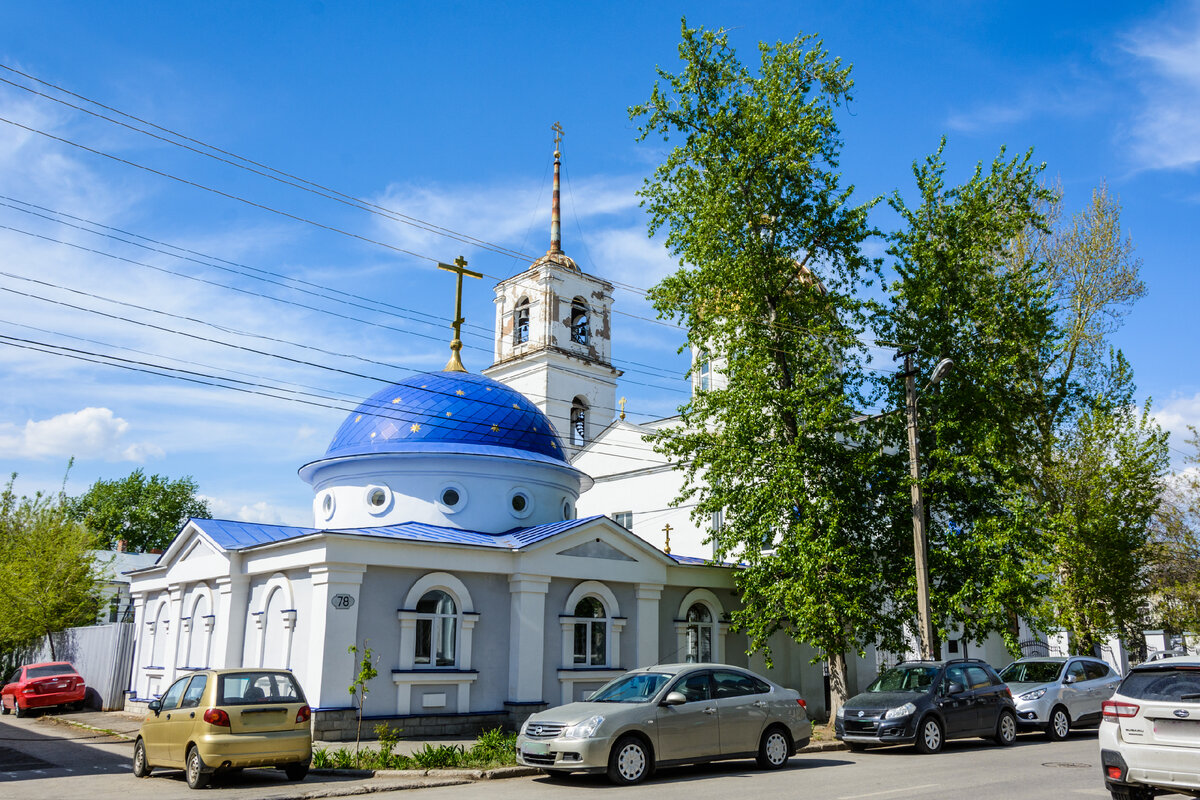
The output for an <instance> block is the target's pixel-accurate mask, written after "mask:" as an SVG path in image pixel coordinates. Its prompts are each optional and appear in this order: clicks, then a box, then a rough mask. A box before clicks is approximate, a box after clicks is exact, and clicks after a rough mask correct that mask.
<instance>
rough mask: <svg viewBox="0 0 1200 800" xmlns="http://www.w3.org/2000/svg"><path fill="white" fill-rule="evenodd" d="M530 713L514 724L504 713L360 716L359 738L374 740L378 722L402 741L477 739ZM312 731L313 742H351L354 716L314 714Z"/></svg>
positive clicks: (345, 711) (340, 711)
mask: <svg viewBox="0 0 1200 800" xmlns="http://www.w3.org/2000/svg"><path fill="white" fill-rule="evenodd" d="M543 707H544V706H543ZM534 710H540V709H534ZM531 713H533V711H532V710H531V711H528V712H527V713H525V714H524V715H523V716H522V717H521V718H520V721H519V722H516V724H515V725H514V722H513V715H512V714H511V713H510V712H509V711H508V710H505V711H484V712H478V713H470V714H412V715H408V716H394V717H378V716H371V717H363V721H362V736H363V738H364V739H374V738H376V737H375V726H376V725H378V724H380V723H381V722H383V723H387V725H388V727H390V728H391V729H392V730H394V731H396V732H397V733H398V734H399V735H400V737H401V738H402V739H421V738H437V737H446V736H455V737H467V736H478V735H479V734H481V733H483V732H484V731H487V730H491V729H493V728H504V729H505V730H516V729H517V727H518V726H519V725H520V724H521V722H524V721H525V717H527V716H529V714H531ZM312 731H313V740H314V741H321V742H352V741H354V739H355V736H356V735H357V731H358V715H357V713H356V712H355V711H354V709H352V708H346V709H328V710H325V709H322V710H320V711H314V712H313V717H312Z"/></svg>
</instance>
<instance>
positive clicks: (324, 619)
mask: <svg viewBox="0 0 1200 800" xmlns="http://www.w3.org/2000/svg"><path fill="white" fill-rule="evenodd" d="M366 571H367V568H366V567H365V566H363V565H361V564H328V565H321V566H316V567H309V568H308V574H309V575H310V576H311V577H312V628H311V632H310V634H309V649H308V662H307V668H306V669H305V670H304V674H302V675H299V677H300V681H301V685H303V686H304V690H305V692H307V693H308V699H309V705H311V706H313V707H314V708H315V707H326V708H341V707H348V706H349V705H350V693H349V692H348V691H347V690H346V687H347V686H349V685H350V681H351V680H353V678H354V676H355V675H356V674H358V671H357V670H356V669H355V668H354V665H355V656H353V655H351V654H350V652H349V650H348V648H349V647H350V645H355V646H357V647H358V648H359V651H360V655H361V650H362V642H360V641H358V613H359V604H358V601H359V590H360V589H361V588H362V579H363V575H364V574H365V573H366ZM339 595H345V596H349V597H350V598H351V600H352V602H351V603H346V602H341V603H339V604H338V607H337V608H335V607H334V605H333V602H334V599H335V598H337V597H338V596H339Z"/></svg>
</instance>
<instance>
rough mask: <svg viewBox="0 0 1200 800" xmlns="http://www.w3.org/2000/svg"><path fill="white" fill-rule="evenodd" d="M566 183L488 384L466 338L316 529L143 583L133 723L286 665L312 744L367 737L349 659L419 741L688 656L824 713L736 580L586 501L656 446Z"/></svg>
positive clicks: (416, 381)
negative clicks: (627, 379) (236, 676)
mask: <svg viewBox="0 0 1200 800" xmlns="http://www.w3.org/2000/svg"><path fill="white" fill-rule="evenodd" d="M558 171H559V154H558V153H557V152H556V153H555V186H554V214H553V222H552V235H551V248H550V250H549V251H548V252H547V254H546V255H545V256H543V257H542V258H540V259H538V260H537V261H535V262H534V263H533V264H532V265H531V266H530V267H529V268H528V269H527V270H526V271H524V272H522V273H521V274H519V275H517V276H515V277H513V278H509V279H508V280H505V281H502V282H501V283H500V284H499V285H498V286H497V287H496V289H495V292H496V343H495V363H493V364H492V365H491V366H490V367H489V368H488V369H486V370H484V374H483V375H478V374H472V373H469V372H466V371H459V370H460V369H461V368H460V366H459V362H458V353H457V349H456V348H455V347H454V345H457V344H458V341H457V339H456V341H455V343H454V345H452V349H454V356H453V358H452V359H451V363H450V364H449V365H448V366H447V370H446V371H442V372H433V373H425V374H418V375H415V376H413V377H411V378H408V379H406V380H404V381H402V382H400V383H398V384H396V385H394V386H390V387H388V388H386V389H384V390H382V391H380V392H377V393H376V394H375V395H374V396H372V397H370V398H368V399H367V400H365V401H364V402H363V403H362V404H361V405H360V406H359V407H358V408H357V409H356V410H355V411H354V412H353V413H351V414H350V415H349V416H348V417H347V418H346V420H345V421H344V422H343V423H342V425H341V427H340V428H339V429H338V430H337V431H336V433H334V435H333V437H332V440H331V442H330V444H329V447H328V449H327V450H326V452H325V453H324V455H323V456H321V457H320V458H318V459H317V460H314V461H312V462H310V463H308V464H305V465H303V466H302V467H300V477H301V478H302V479H303V480H305V481H306V482H308V483H309V484H310V485H311V486H312V488H313V492H314V499H313V514H314V521H313V525H312V527H303V528H301V527H288V526H275V525H262V524H255V523H247V522H235V521H227V520H202V519H193V520H190V521H189V522H188V523H187V525H185V526H184V528H183V530H182V531H180V533H179V534H178V536H177V537H176V538H175V540H174V541H173V542H172V543H171V545H170V547H169V548H168V549H167V550H166V552H164V553H163V554H162V556H161V557H160V558H159V560H158V562H157V563H156V564H155V565H153V566H151V567H147V568H144V569H140V570H137V571H134V572H132V573H130V578H131V586H130V589H131V596H132V598H133V603H134V609H135V619H136V624H137V630H138V635H137V643H136V649H135V653H134V667H133V674H132V679H131V686H130V689H129V692H128V702H127V707H134V708H136V707H137V706H138V704H144V703H147V702H149V701H150V700H151V699H153V698H154V697H156V696H158V695H161V694H162V693H163V692H164V691H165V690H166V688H167V687H168V686H169V685H170V684H171V683H172V682H173V681H175V680H177V679H178V678H179V677H181V676H183V675H186V674H187V673H188V672H189V671H191V670H195V669H201V668H207V667H238V666H263V667H282V668H287V669H291V670H292V671H294V673H295V674H296V676H297V678H298V679H299V681H300V683H301V685H302V686H303V687H304V690H305V692H306V694H307V696H308V701H309V704H310V705H311V706H312V707H313V709H314V730H315V733H316V735H317V737H318V738H326V739H336V738H343V737H346V736H352V735H353V733H352V732H353V727H354V722H353V720H354V718H355V711H354V710H353V707H352V698H351V696H350V694H349V692H348V690H347V687H348V686H349V684H350V683H351V681H352V680H354V678H355V677H356V675H357V674H358V669H357V665H356V663H355V656H354V655H352V654H351V653H350V652H349V651H348V649H349V648H350V647H351V646H355V647H357V648H358V651H359V653H360V654H361V653H362V651H363V648H364V647H369V648H370V649H371V651H372V652H373V653H374V655H375V659H376V668H377V669H378V672H379V675H378V677H377V678H375V679H374V680H373V681H371V682H370V684H369V686H368V689H369V691H368V693H367V695H366V699H365V706H364V712H363V713H364V716H365V717H367V718H369V719H374V720H384V719H386V720H392V721H395V723H396V724H397V726H398V727H401V728H403V729H404V732H405V735H427V734H437V733H452V732H461V731H472V730H479V729H481V728H484V727H491V726H495V725H498V724H503V725H509V726H512V725H515V724H519V722H520V720H521V719H523V718H524V717H525V716H527V715H528V714H530V713H532V712H534V711H537V710H540V709H542V708H545V707H547V706H551V705H557V704H560V703H565V702H570V701H572V700H574V699H578V698H581V697H583V696H584V695H586V694H587V693H589V692H591V691H592V690H594V689H596V688H598V687H599V686H600V685H602V684H603V683H604V682H606V681H607V680H609V679H610V678H612V677H614V676H616V675H619V674H620V673H621V672H623V671H625V670H628V669H631V668H634V667H639V666H648V665H652V664H655V663H662V662H672V661H685V660H693V661H713V662H726V663H732V664H740V665H745V666H749V667H750V668H752V669H756V670H758V671H760V672H762V673H764V674H766V675H768V676H770V677H772V678H773V679H774V680H776V681H777V682H779V683H781V684H783V685H785V686H789V687H792V688H795V689H798V690H799V691H800V692H801V693H802V694H803V695H805V696H806V698H807V699H808V701H809V707H810V709H813V710H814V711H816V712H817V713H818V714H819V713H821V711H822V710H823V706H824V703H823V687H824V679H823V676H822V669H821V667H820V665H816V666H814V665H813V664H812V663H811V661H812V660H813V658H814V656H815V655H816V654H815V653H814V652H813V651H812V650H811V649H810V648H808V647H805V646H802V645H797V644H795V643H794V642H791V641H790V640H788V639H786V638H785V637H782V636H780V637H777V638H778V641H776V642H772V644H773V647H772V657H773V666H772V668H770V669H767V668H766V665H765V662H764V661H763V659H762V658H761V656H758V655H755V656H747V654H746V650H747V640H746V637H745V636H744V635H741V634H739V633H737V632H734V631H731V630H730V628H729V624H728V619H729V616H730V613H731V612H732V611H733V610H735V609H736V608H738V597H737V593H736V591H735V583H734V575H733V568H731V567H729V566H721V565H715V564H713V563H711V560H710V558H709V557H710V556H711V549H709V550H707V551H705V549H704V547H703V546H701V545H699V544H696V543H694V542H688V543H687V544H686V546H684V547H683V548H681V549H668V548H665V547H663V546H661V544H660V543H659V542H658V541H655V540H653V539H652V538H649V537H648V535H647V533H644V532H643V531H641V530H637V531H636V532H634V531H631V530H630V529H629V526H628V525H622V524H618V522H617V521H614V520H613V519H612V518H610V517H609V516H607V515H608V514H610V513H612V512H617V511H621V510H622V509H621V508H616V507H613V505H614V503H615V501H613V500H611V499H609V498H608V497H607V496H606V495H604V493H603V492H602V493H601V496H600V497H599V499H598V502H597V503H590V501H589V499H588V498H589V497H590V492H589V490H590V491H595V489H593V486H594V485H595V483H596V480H595V478H594V476H592V475H590V474H589V472H588V467H587V465H589V464H590V465H593V466H596V467H597V468H598V473H597V474H600V477H601V478H606V477H608V476H609V475H611V474H616V473H624V472H627V471H628V469H629V468H628V466H622V465H621V464H620V463H617V462H613V463H606V464H605V465H603V466H602V465H601V464H599V463H598V462H596V461H595V460H594V459H595V458H596V455H597V453H598V451H597V450H596V448H594V447H593V448H591V449H590V450H589V444H590V443H592V442H593V441H594V440H597V439H599V438H601V437H602V434H603V435H604V436H613V435H615V434H616V433H618V432H619V433H620V435H622V436H629V437H632V436H636V435H638V434H639V433H640V430H639V429H638V428H637V427H636V426H626V423H624V421H623V419H621V420H617V421H614V422H612V423H611V424H610V423H609V420H612V418H613V413H612V409H613V407H614V400H615V389H616V379H617V377H619V375H620V372H619V371H618V370H616V369H615V368H614V367H613V366H612V364H611V361H610V359H611V351H610V343H611V334H610V330H609V323H610V319H611V309H612V285H611V284H609V283H608V282H606V281H604V280H602V279H600V278H596V277H593V276H590V275H587V274H585V273H583V272H582V271H581V270H580V269H579V267H578V266H577V265H576V264H575V262H574V261H572V260H571V259H570V258H569V257H567V256H566V255H565V254H564V253H563V252H562V249H561V243H560V239H559V235H558V231H559V224H558ZM460 267H461V265H460ZM460 282H461V277H460ZM623 416H624V415H623V414H622V417H623ZM622 426H626V427H622ZM563 431H565V432H567V436H566V437H565V438H562V437H560V435H559V432H563ZM637 446H638V451H639V452H640V453H642V454H645V453H646V452H647V447H646V445H645V444H644V443H642V442H641V441H640V440H639V441H638V442H637ZM589 453H590V454H591V455H589ZM572 456H574V457H575V460H574V461H572ZM660 472H665V473H670V472H671V468H670V466H669V465H667V466H666V467H663V469H661V470H660ZM631 477H637V476H631ZM673 479H674V480H675V481H676V485H677V484H678V480H679V478H678V476H677V475H676V476H675V477H674V478H673ZM611 482H612V481H607V483H611ZM626 486H627V487H629V488H627V490H626V493H627V494H626V497H625V498H624V499H625V500H627V501H630V502H632V500H630V498H631V497H633V495H631V494H629V492H631V491H632V492H636V496H640V497H650V496H656V497H658V498H663V497H667V498H670V497H673V494H672V493H670V492H666V493H663V492H662V491H661V490H660V489H659V488H658V487H657V486H656V485H653V482H652V478H648V479H647V482H645V483H643V482H642V481H641V480H634V481H632V482H626ZM604 503H607V504H608V505H607V506H604V507H601V506H602V505H603V504H604ZM581 508H587V509H589V510H588V512H587V513H582V512H580V510H579V509H581ZM682 543H683V542H682V540H681V544H682ZM870 672H871V674H870V675H866V674H864V675H863V676H862V679H863V680H867V679H869V678H870V677H873V673H874V670H873V669H872V670H870Z"/></svg>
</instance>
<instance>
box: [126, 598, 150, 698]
mask: <svg viewBox="0 0 1200 800" xmlns="http://www.w3.org/2000/svg"><path fill="white" fill-rule="evenodd" d="M129 599H130V600H132V601H133V635H134V636H135V637H137V638H136V640H135V641H134V644H133V674H131V675H130V676H129V688H130V689H132V690H133V694H134V696H135V697H145V696H146V691H147V690H146V685H145V683H144V681H143V677H144V676H143V674H142V667H144V666H146V641H147V640H148V639H149V638H150V637H149V636H147V635H146V593H145V592H133V593H132V594H130V596H129Z"/></svg>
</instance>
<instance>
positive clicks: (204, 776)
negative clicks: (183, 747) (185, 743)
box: [186, 745, 212, 789]
mask: <svg viewBox="0 0 1200 800" xmlns="http://www.w3.org/2000/svg"><path fill="white" fill-rule="evenodd" d="M186 773H187V785H188V787H189V788H191V789H203V788H204V787H205V786H208V782H209V780H210V779H211V778H212V776H211V775H210V774H209V773H207V772H205V771H204V759H202V758H200V751H199V750H197V749H196V747H195V746H194V745H193V746H192V747H190V748H188V754H187V769H186Z"/></svg>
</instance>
